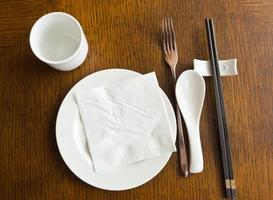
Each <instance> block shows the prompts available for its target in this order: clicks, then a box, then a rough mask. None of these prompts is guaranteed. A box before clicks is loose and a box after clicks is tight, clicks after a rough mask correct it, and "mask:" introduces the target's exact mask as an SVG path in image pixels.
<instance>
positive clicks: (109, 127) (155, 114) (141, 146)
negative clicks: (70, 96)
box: [75, 72, 176, 171]
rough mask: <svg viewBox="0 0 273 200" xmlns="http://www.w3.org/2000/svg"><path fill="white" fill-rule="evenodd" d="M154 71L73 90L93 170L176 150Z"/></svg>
mask: <svg viewBox="0 0 273 200" xmlns="http://www.w3.org/2000/svg"><path fill="white" fill-rule="evenodd" d="M161 95H162V92H161V90H160V88H159V85H158V82H157V79H156V75H155V73H154V72H153V73H149V74H146V75H141V76H138V77H136V78H133V79H129V80H125V81H121V82H115V83H111V84H109V85H106V86H103V87H97V88H90V89H89V90H88V91H86V92H85V93H82V92H81V93H76V94H75V96H76V100H77V103H78V107H79V110H80V115H81V119H82V123H83V126H84V130H85V134H86V137H87V141H88V146H89V150H90V153H91V157H92V162H93V165H94V168H95V171H103V170H107V169H109V168H113V167H118V166H121V165H126V164H128V163H132V162H137V161H141V160H144V159H148V158H152V157H155V156H158V155H160V154H164V153H170V152H173V151H175V150H176V148H175V144H174V141H173V140H172V138H171V129H170V122H169V117H168V113H167V111H166V108H165V104H164V103H163V99H162V96H161Z"/></svg>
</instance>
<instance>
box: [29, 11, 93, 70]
mask: <svg viewBox="0 0 273 200" xmlns="http://www.w3.org/2000/svg"><path fill="white" fill-rule="evenodd" d="M29 41H30V47H31V49H32V51H33V53H34V54H35V55H36V56H37V58H39V59H40V60H41V61H43V62H45V63H47V64H48V65H50V66H51V67H53V68H55V69H58V70H61V71H69V70H73V69H75V68H77V67H78V66H80V65H81V64H82V63H83V61H84V60H85V58H86V56H87V52H88V44H87V40H86V37H85V35H84V33H83V30H82V28H81V25H80V23H79V22H78V21H77V20H76V19H75V18H74V17H72V16H71V15H69V14H67V13H63V12H52V13H48V14H46V15H44V16H42V17H41V18H40V19H38V21H36V22H35V24H34V25H33V27H32V29H31V32H30V36H29Z"/></svg>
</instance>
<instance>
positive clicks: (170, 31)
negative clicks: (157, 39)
mask: <svg viewBox="0 0 273 200" xmlns="http://www.w3.org/2000/svg"><path fill="white" fill-rule="evenodd" d="M167 24H168V26H167V27H168V36H169V41H168V43H169V47H170V51H173V50H174V48H173V34H172V32H173V31H172V29H171V18H170V17H168V18H167Z"/></svg>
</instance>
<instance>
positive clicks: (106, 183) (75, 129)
mask: <svg viewBox="0 0 273 200" xmlns="http://www.w3.org/2000/svg"><path fill="white" fill-rule="evenodd" d="M139 75H141V74H139V73H137V72H134V71H130V70H125V69H108V70H103V71H99V72H96V73H93V74H90V75H88V76H87V77H85V78H84V79H82V80H81V81H79V82H78V83H77V84H76V85H75V86H74V87H73V88H72V89H71V90H70V91H69V92H68V94H67V95H66V96H65V98H64V100H63V102H62V105H61V106H60V109H59V112H58V116H57V121H56V139H57V145H58V148H59V151H60V153H61V155H62V157H63V159H64V161H65V163H66V165H67V166H68V167H69V169H70V170H71V171H72V172H73V173H74V174H75V175H76V176H78V177H79V178H80V179H81V180H83V181H84V182H86V183H88V184H90V185H92V186H95V187H97V188H101V189H105V190H127V189H131V188H135V187H137V186H140V185H142V184H144V183H146V182H147V181H149V180H151V179H152V178H153V177H155V176H156V175H157V174H158V173H159V172H160V171H161V170H162V168H163V167H164V166H165V165H166V163H167V162H168V160H169V158H170V156H171V153H170V154H166V155H161V156H158V157H155V158H152V159H148V160H145V161H141V162H137V163H133V164H130V165H127V166H123V167H118V168H114V169H112V170H111V171H107V172H96V173H95V172H94V171H93V166H92V162H91V158H90V155H89V151H88V147H87V141H86V138H85V134H84V131H83V126H82V123H81V120H80V114H79V110H78V107H77V104H76V101H75V97H74V93H75V91H84V90H85V89H87V88H91V87H97V86H102V85H105V84H107V83H109V82H113V81H120V80H124V79H129V78H133V77H136V76H139ZM162 93H163V99H164V102H165V104H166V108H167V111H168V115H169V117H170V122H171V128H172V137H173V140H175V136H176V120H175V115H174V111H173V108H172V105H171V103H170V101H169V99H168V97H167V96H166V94H165V93H164V92H163V90H162Z"/></svg>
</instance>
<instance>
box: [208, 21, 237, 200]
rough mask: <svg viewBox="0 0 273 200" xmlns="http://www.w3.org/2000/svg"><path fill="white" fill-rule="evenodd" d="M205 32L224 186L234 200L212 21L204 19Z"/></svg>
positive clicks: (234, 187)
mask: <svg viewBox="0 0 273 200" xmlns="http://www.w3.org/2000/svg"><path fill="white" fill-rule="evenodd" d="M205 22H206V31H207V39H208V47H209V55H210V60H211V72H212V78H213V86H214V96H215V101H216V112H217V119H218V129H219V136H220V145H221V155H222V165H223V172H224V178H225V181H224V185H225V193H226V197H227V198H231V199H236V186H235V179H234V174H233V168H232V160H231V152H230V144H229V138H228V128H227V119H226V114H225V107H224V99H223V91H222V84H221V76H220V71H219V62H218V52H217V46H216V39H215V33H214V26H213V21H212V19H206V20H205Z"/></svg>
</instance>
